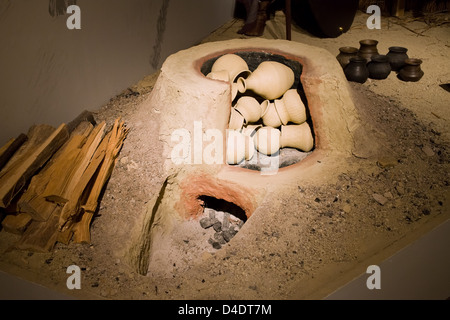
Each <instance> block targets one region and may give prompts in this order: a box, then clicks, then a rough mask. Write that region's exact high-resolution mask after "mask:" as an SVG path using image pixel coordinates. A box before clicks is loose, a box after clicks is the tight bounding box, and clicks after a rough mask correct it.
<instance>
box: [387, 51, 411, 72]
mask: <svg viewBox="0 0 450 320" xmlns="http://www.w3.org/2000/svg"><path fill="white" fill-rule="evenodd" d="M407 51H408V49H406V48H403V47H390V48H389V52H388V53H387V55H386V56H387V57H388V60H389V63H390V64H391V68H392V71H400V69H401V68H402V67H403V66H404V65H405V60H406V59H408V55H407V54H406V52H407Z"/></svg>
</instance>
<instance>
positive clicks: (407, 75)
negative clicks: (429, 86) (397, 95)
mask: <svg viewBox="0 0 450 320" xmlns="http://www.w3.org/2000/svg"><path fill="white" fill-rule="evenodd" d="M421 64H422V60H420V59H415V58H414V59H406V60H405V66H404V67H403V68H401V69H400V72H399V73H398V76H399V78H400V79H401V80H403V81H411V82H416V81H419V80H420V79H422V77H423V75H424V72H423V71H422V69H421V68H420V65H421Z"/></svg>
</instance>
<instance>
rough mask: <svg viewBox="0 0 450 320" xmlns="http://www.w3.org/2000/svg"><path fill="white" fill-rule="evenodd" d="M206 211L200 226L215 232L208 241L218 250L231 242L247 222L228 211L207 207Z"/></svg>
mask: <svg viewBox="0 0 450 320" xmlns="http://www.w3.org/2000/svg"><path fill="white" fill-rule="evenodd" d="M205 213H206V217H204V218H202V219H201V220H200V226H201V227H202V228H203V229H208V230H211V231H212V232H214V233H213V235H212V236H211V237H210V238H209V239H208V243H209V244H210V245H211V246H212V247H213V248H214V249H217V250H218V249H220V248H222V246H223V245H225V244H226V243H228V242H230V241H231V239H233V237H234V236H235V235H236V234H237V233H238V232H239V230H240V229H241V228H242V226H243V225H244V223H245V221H243V220H241V219H239V218H238V217H236V216H234V215H232V214H230V213H228V212H223V211H216V210H214V209H211V208H205Z"/></svg>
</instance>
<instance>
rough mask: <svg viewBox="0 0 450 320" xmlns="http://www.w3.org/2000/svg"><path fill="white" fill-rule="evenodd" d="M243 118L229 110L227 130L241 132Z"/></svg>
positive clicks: (234, 110)
mask: <svg viewBox="0 0 450 320" xmlns="http://www.w3.org/2000/svg"><path fill="white" fill-rule="evenodd" d="M244 121H245V119H244V116H243V115H242V114H240V113H239V111H237V110H236V109H234V108H231V115H230V121H229V123H228V129H231V130H241V129H242V127H243V126H244Z"/></svg>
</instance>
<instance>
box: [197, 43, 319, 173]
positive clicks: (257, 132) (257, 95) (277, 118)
mask: <svg viewBox="0 0 450 320" xmlns="http://www.w3.org/2000/svg"><path fill="white" fill-rule="evenodd" d="M200 71H201V72H202V73H203V75H205V76H206V77H208V78H210V79H212V80H219V81H226V82H229V83H230V85H231V92H232V94H231V108H230V113H229V122H228V128H227V129H228V130H227V133H226V163H227V164H228V165H231V166H238V167H242V168H246V169H250V170H256V171H264V170H266V169H271V170H273V169H278V168H283V167H287V166H290V165H293V164H296V163H298V162H300V161H301V160H303V159H304V158H306V157H307V156H308V155H309V154H311V153H312V152H313V150H314V147H315V136H314V130H313V123H312V119H311V115H310V112H309V109H308V101H307V99H306V95H305V92H304V89H303V86H302V83H301V74H302V71H303V66H302V64H301V63H300V61H297V60H295V59H290V58H287V57H285V56H283V55H281V54H278V53H272V52H267V51H265V50H261V51H239V52H234V53H225V54H222V55H219V56H216V57H214V58H211V59H209V60H207V61H205V62H204V63H203V64H202V66H201V70H200Z"/></svg>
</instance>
